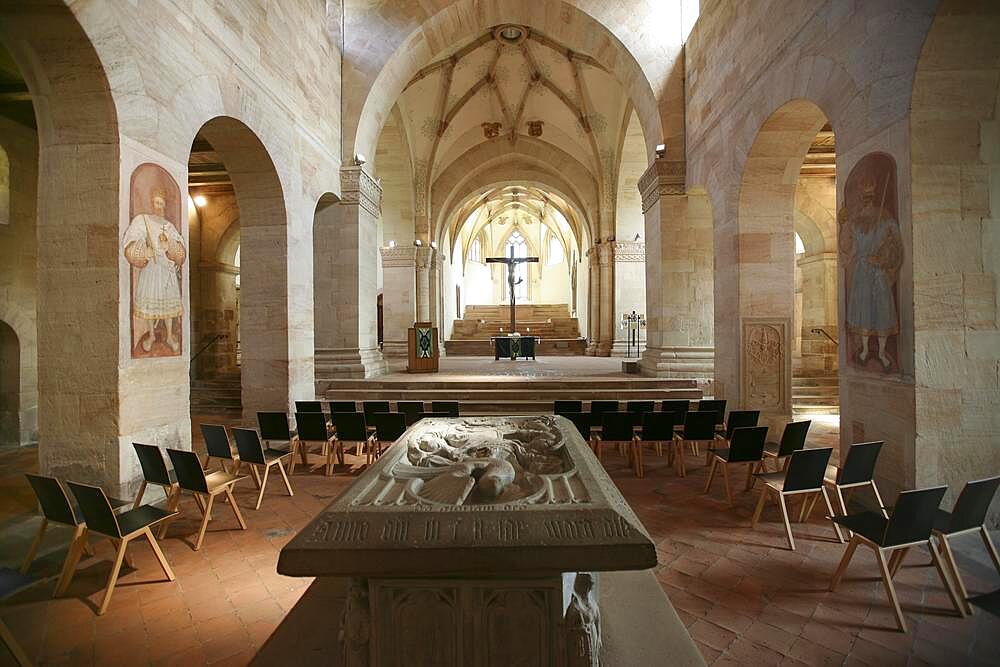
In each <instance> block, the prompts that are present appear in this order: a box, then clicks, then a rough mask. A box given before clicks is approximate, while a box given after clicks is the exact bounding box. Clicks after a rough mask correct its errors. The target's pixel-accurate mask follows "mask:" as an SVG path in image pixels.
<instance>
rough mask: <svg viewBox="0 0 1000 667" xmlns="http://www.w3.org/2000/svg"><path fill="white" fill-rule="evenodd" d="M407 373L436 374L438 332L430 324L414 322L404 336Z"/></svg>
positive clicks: (438, 355)
mask: <svg viewBox="0 0 1000 667" xmlns="http://www.w3.org/2000/svg"><path fill="white" fill-rule="evenodd" d="M406 348H407V351H408V353H409V354H408V362H407V365H406V372H408V373H437V371H438V360H439V357H440V354H439V352H438V330H437V327H434V326H431V323H430V322H414V323H413V326H412V327H410V328H409V331H408V333H407V335H406Z"/></svg>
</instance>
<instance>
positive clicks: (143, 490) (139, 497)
mask: <svg viewBox="0 0 1000 667" xmlns="http://www.w3.org/2000/svg"><path fill="white" fill-rule="evenodd" d="M145 494H146V480H142V484H140V485H139V493H137V494H135V502H134V503H132V509H135V508H136V507H138V506H139V505H141V504H142V497H143V496H144V495H145Z"/></svg>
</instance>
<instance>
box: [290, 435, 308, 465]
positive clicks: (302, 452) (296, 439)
mask: <svg viewBox="0 0 1000 667" xmlns="http://www.w3.org/2000/svg"><path fill="white" fill-rule="evenodd" d="M292 441H293V442H294V443H295V447H296V449H298V450H299V460H301V461H302V465H304V466H305V467H306V468H309V452H308V451H307V449H306V448H305V447H304V446H303V445H302V441H301V440H299V437H298V436H295V437H294V438H293V439H292ZM292 458H293V459H294V458H295V457H294V456H293V457H292Z"/></svg>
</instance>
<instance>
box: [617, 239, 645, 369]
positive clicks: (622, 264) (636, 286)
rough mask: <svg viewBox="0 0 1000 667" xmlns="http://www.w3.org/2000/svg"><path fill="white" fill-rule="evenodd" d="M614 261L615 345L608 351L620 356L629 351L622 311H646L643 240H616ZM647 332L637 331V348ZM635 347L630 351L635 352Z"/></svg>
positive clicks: (642, 343)
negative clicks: (623, 326) (622, 322)
mask: <svg viewBox="0 0 1000 667" xmlns="http://www.w3.org/2000/svg"><path fill="white" fill-rule="evenodd" d="M611 254H612V260H613V261H614V276H615V291H614V295H615V296H614V304H615V311H614V312H613V313H612V314H611V326H612V328H613V330H614V345H612V347H611V354H612V356H615V357H623V356H625V354H626V353H627V352H628V337H629V332H628V329H623V328H622V327H621V316H622V314H623V313H631V312H632V311H633V310H634V311H635V312H636V313H639V314H644V313H645V312H646V274H645V271H646V244H645V243H644V242H643V241H616V242H614V243H613V244H611ZM645 341H646V332H645V330H644V329H640V330H639V351H640V352H641V350H642V347H643V346H644V345H645ZM636 353H637V351H636V349H635V348H633V349H632V354H636Z"/></svg>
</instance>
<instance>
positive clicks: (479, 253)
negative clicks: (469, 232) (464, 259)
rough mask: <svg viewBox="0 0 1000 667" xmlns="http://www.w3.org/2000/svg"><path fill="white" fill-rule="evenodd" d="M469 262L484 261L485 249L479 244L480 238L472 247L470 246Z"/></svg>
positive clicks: (473, 242) (474, 241)
mask: <svg viewBox="0 0 1000 667" xmlns="http://www.w3.org/2000/svg"><path fill="white" fill-rule="evenodd" d="M469 261H470V262H481V261H483V247H482V244H481V243H480V242H479V238H478V237H477V238H475V239H473V240H472V245H470V246H469Z"/></svg>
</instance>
